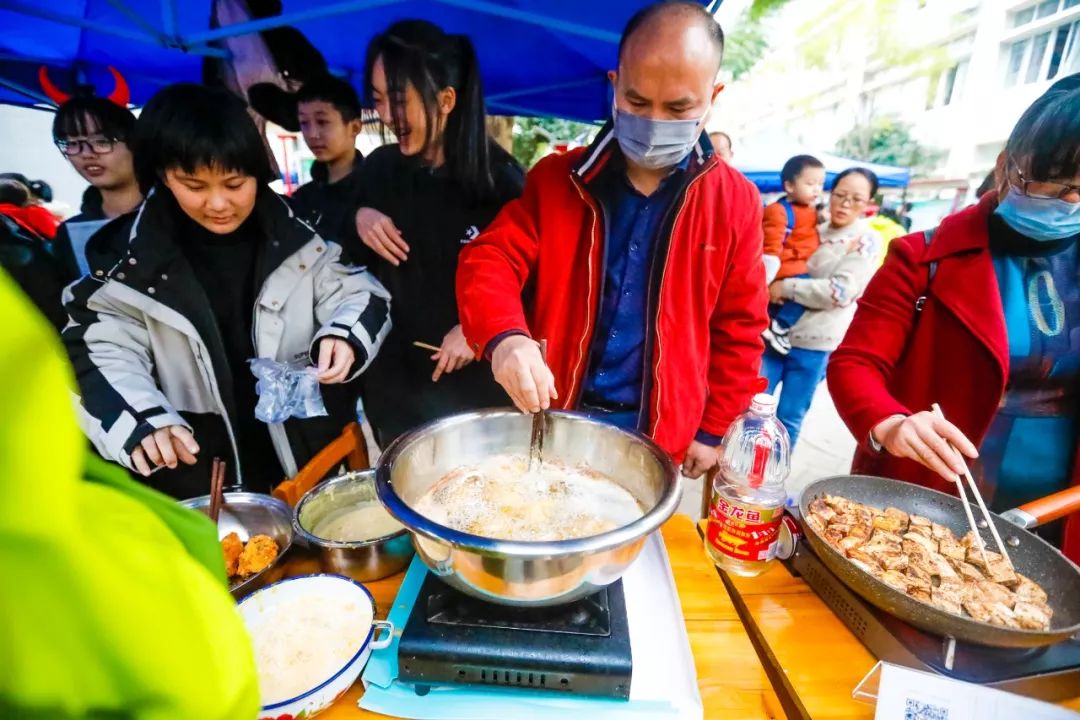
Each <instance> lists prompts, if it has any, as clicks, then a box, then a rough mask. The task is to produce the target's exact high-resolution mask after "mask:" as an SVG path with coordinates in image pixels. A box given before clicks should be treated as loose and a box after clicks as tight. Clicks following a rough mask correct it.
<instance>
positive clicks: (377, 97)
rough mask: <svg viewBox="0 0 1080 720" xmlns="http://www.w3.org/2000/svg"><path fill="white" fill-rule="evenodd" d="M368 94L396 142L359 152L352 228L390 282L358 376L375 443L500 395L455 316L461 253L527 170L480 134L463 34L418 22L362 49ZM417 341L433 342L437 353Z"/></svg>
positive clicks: (475, 82) (516, 190) (472, 61)
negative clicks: (381, 336) (375, 341)
mask: <svg viewBox="0 0 1080 720" xmlns="http://www.w3.org/2000/svg"><path fill="white" fill-rule="evenodd" d="M364 86H365V100H366V102H367V104H368V105H369V106H374V108H375V110H376V111H377V112H378V114H379V118H380V120H382V122H383V124H384V125H385V126H386V127H387V128H388V129H389V130H390V131H391V132H393V134H394V136H395V137H396V139H397V143H394V144H390V145H385V146H383V147H381V148H379V149H378V150H376V151H375V152H373V153H372V154H371V155H370V156H368V157H367V158H366V159H365V160H364V165H363V168H362V170H361V175H362V183H361V185H362V191H361V203H360V205H361V207H360V209H359V210H358V211H357V214H356V229H357V233H358V234H359V236H360V239H361V240H362V241H363V243H364V245H365V246H366V248H365V250H366V251H367V252H368V262H369V264H370V269H371V270H372V271H373V272H374V273H375V275H376V276H377V277H378V278H379V279H380V280H381V281H382V283H383V284H384V285H385V286H386V288H387V290H389V291H390V293H391V297H392V298H393V300H392V302H391V317H392V319H393V329H392V330H391V332H390V336H389V337H388V338H387V339H386V343H385V344H384V345H383V349H382V352H381V354H380V355H379V357H378V358H377V360H376V361H375V363H374V364H373V365H372V367H371V369H370V370H368V372H367V374H366V375H365V378H364V404H365V407H366V409H367V413H368V416H369V419H370V421H371V424H372V427H373V428H374V430H375V436H376V439H377V440H378V442H379V445H380V446H383V447H385V446H386V444H387V443H388V442H389V441H391V440H393V439H394V438H395V437H397V436H398V435H399V434H401V433H402V432H404V431H406V430H409V429H410V428H412V427H415V426H416V425H419V424H422V423H424V422H427V421H429V420H433V419H435V418H438V417H443V416H445V415H449V414H452V413H455V412H461V411H464V410H469V409H475V408H482V407H490V406H494V405H503V404H506V394H505V393H504V392H503V391H502V390H501V389H500V388H499V386H498V385H497V384H496V383H495V382H494V380H493V379H492V377H491V372H490V371H489V370H488V369H487V368H483V367H479V366H477V365H475V364H472V361H473V359H474V358H475V354H474V352H473V350H472V349H471V348H470V347H469V346H468V344H467V343H466V342H465V337H464V335H463V334H462V332H461V326H460V325H459V323H458V312H457V302H456V300H455V297H454V276H455V273H456V272H457V261H458V252H459V251H460V250H461V249H462V248H464V247H465V245H466V244H468V243H469V242H470V241H471V240H472V239H473V238H475V237H476V236H477V235H478V234H479V233H480V231H481V230H483V229H484V227H486V226H487V224H488V223H490V222H491V220H492V219H494V217H495V215H496V214H497V213H498V211H499V209H500V208H502V206H503V205H504V204H505V203H507V202H508V201H510V200H512V199H513V198H516V197H517V196H518V195H520V194H521V190H522V187H523V185H524V180H525V177H524V172H523V171H522V169H521V167H520V166H518V165H517V163H516V162H515V161H514V159H513V158H512V157H511V156H510V155H509V154H508V153H507V152H506V151H504V150H503V149H502V148H500V147H499V146H498V145H497V144H496V143H495V142H494V141H493V140H491V138H489V137H488V133H487V128H486V124H485V119H486V118H485V114H484V92H483V88H482V85H481V81H480V69H479V67H478V65H477V62H476V54H475V52H474V50H473V46H472V42H470V40H469V39H468V38H467V37H465V36H464V35H449V34H447V33H444V32H443V31H442V30H441V29H440V28H439V27H437V26H436V25H433V24H432V23H429V22H426V21H422V20H406V21H402V22H397V23H394V24H393V25H391V26H390V27H389V28H387V30H386V31H385V32H383V33H382V34H380V35H378V36H376V37H375V38H374V39H373V40H372V41H371V44H370V45H369V46H368V49H367V59H366V64H365V72H364ZM417 343H423V344H425V345H430V346H437V347H438V348H439V349H438V351H437V352H434V353H433V352H432V351H431V350H430V349H429V350H424V349H423V348H421V347H418V345H417Z"/></svg>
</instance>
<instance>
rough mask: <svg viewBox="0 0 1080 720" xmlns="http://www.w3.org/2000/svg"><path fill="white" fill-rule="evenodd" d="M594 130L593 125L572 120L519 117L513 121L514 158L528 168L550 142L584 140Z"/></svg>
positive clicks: (589, 136) (590, 135) (547, 147)
mask: <svg viewBox="0 0 1080 720" xmlns="http://www.w3.org/2000/svg"><path fill="white" fill-rule="evenodd" d="M595 131H596V127H595V126H593V125H589V124H586V123H581V122H577V121H574V120H564V119H563V118H535V117H519V118H516V119H515V121H514V158H516V159H517V161H518V162H519V163H521V165H522V167H524V168H530V167H532V166H533V163H535V162H536V161H537V160H539V159H540V158H541V157H543V156H544V155H546V154H547V152H548V149H549V148H550V147H551V145H552V144H558V143H569V142H571V141H573V140H578V141H581V142H584V141H586V140H587V139H588V138H591V137H592V135H593V133H594V132H595Z"/></svg>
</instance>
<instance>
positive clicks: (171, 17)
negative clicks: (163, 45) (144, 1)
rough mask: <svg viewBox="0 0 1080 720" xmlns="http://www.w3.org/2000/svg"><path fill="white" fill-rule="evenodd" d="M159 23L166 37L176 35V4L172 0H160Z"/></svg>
mask: <svg viewBox="0 0 1080 720" xmlns="http://www.w3.org/2000/svg"><path fill="white" fill-rule="evenodd" d="M161 25H162V27H164V28H165V36H166V37H170V38H175V37H176V4H175V3H174V2H173V0H161Z"/></svg>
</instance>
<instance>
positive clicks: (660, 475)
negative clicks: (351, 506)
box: [376, 410, 681, 607]
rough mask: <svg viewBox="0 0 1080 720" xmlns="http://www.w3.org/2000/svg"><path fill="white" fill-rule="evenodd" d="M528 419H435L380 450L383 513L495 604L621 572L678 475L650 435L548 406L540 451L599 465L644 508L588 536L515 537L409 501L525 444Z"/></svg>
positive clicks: (436, 564) (558, 598)
mask: <svg viewBox="0 0 1080 720" xmlns="http://www.w3.org/2000/svg"><path fill="white" fill-rule="evenodd" d="M531 426H532V419H531V417H529V416H528V415H523V414H521V413H519V412H516V411H512V410H482V411H479V412H473V413H465V414H462V415H455V416H452V417H448V418H444V419H442V420H437V421H435V422H433V423H430V424H428V425H425V426H423V427H420V428H417V429H416V430H413V431H411V432H409V433H406V434H405V435H402V436H401V437H400V438H398V439H397V440H396V441H394V442H393V443H392V444H391V445H390V446H389V447H388V448H387V449H386V450H385V452H383V454H382V456H381V457H380V458H379V464H378V468H377V470H376V488H377V490H378V493H379V500H381V501H382V503H383V505H385V506H386V509H387V510H389V511H390V514H391V515H393V516H394V517H396V518H397V519H398V520H400V521H401V523H402V524H403V525H405V527H407V528H409V529H410V530H411V531H412V532H413V534H414V539H415V545H416V551H417V553H418V554H419V556H420V558H421V559H422V560H423V561H424V564H426V565H427V566H428V568H429V569H430V570H431V571H432V572H433V573H434V574H435V575H437V576H439V577H440V578H442V579H443V581H445V582H446V583H448V584H449V585H451V586H453V587H455V588H457V589H459V590H461V591H462V592H465V593H467V594H469V595H472V596H474V597H477V598H480V599H481V600H487V601H490V602H494V603H499V604H502V605H514V606H523V607H530V606H545V605H561V604H564V603H569V602H573V601H574V600H577V599H579V598H582V597H585V596H586V595H590V594H591V593H594V592H596V591H597V590H599V589H600V588H602V587H604V586H605V585H609V584H610V583H613V582H615V581H616V580H618V579H619V578H620V577H621V576H622V574H623V572H624V571H625V570H626V568H627V567H629V565H630V563H632V562H633V561H634V558H636V557H637V555H638V553H639V552H640V551H641V548H642V546H643V545H644V543H645V538H646V537H647V536H648V535H649V534H650V533H651V532H653V531H654V530H656V529H657V528H658V527H659V526H660V524H661V523H663V522H664V521H665V520H667V519H668V518H669V517H671V514H672V513H673V512H675V508H676V506H677V505H678V503H679V494H680V492H681V488H680V485H679V474H678V472H676V470H675V465H674V463H673V462H672V461H671V458H670V457H668V455H667V454H666V453H664V451H663V450H661V449H660V448H659V447H657V446H656V444H654V443H653V442H652V441H650V440H648V439H647V438H644V437H642V436H640V435H636V434H633V433H629V432H625V431H623V430H619V429H618V428H615V427H612V426H610V425H605V424H603V423H600V422H597V421H595V420H591V419H589V418H586V417H584V416H582V415H578V414H576V413H569V412H549V413H547V419H546V428H545V435H544V459H545V460H558V461H561V462H564V463H567V464H569V465H579V464H581V465H586V466H588V467H589V468H591V469H593V470H595V471H598V472H601V473H603V474H604V475H606V476H607V477H609V478H611V479H612V480H613V481H615V482H617V483H619V484H620V485H621V486H622V487H624V488H626V489H627V490H628V491H630V493H632V494H633V495H634V497H635V498H637V500H638V502H639V503H641V506H642V508H643V509H644V510H645V515H644V517H642V518H639V519H638V520H635V521H634V522H632V523H630V524H629V525H625V526H623V527H620V528H616V529H615V530H611V531H610V532H606V533H603V534H601V535H594V536H592V537H585V538H578V539H575V540H560V541H557V542H520V541H510V540H495V539H492V538H485V537H480V536H478V535H470V534H468V533H463V532H460V531H458V530H453V529H451V528H448V527H445V526H443V525H440V524H438V523H436V522H433V521H432V520H429V519H428V518H426V517H425V516H423V515H421V514H420V513H418V512H416V511H415V510H413V509H412V504H414V503H415V502H416V501H417V500H418V499H419V498H420V497H421V496H422V495H423V494H424V493H425V492H426V491H427V490H428V488H430V487H431V486H432V485H433V484H434V483H435V482H437V481H438V480H439V479H440V478H442V477H443V476H444V475H445V474H446V473H448V472H450V471H451V470H454V469H455V468H458V467H460V466H462V465H471V464H473V463H477V462H479V461H481V460H483V459H484V458H487V457H490V456H492V455H497V454H500V453H511V454H526V453H528V449H529V437H530V429H531Z"/></svg>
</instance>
